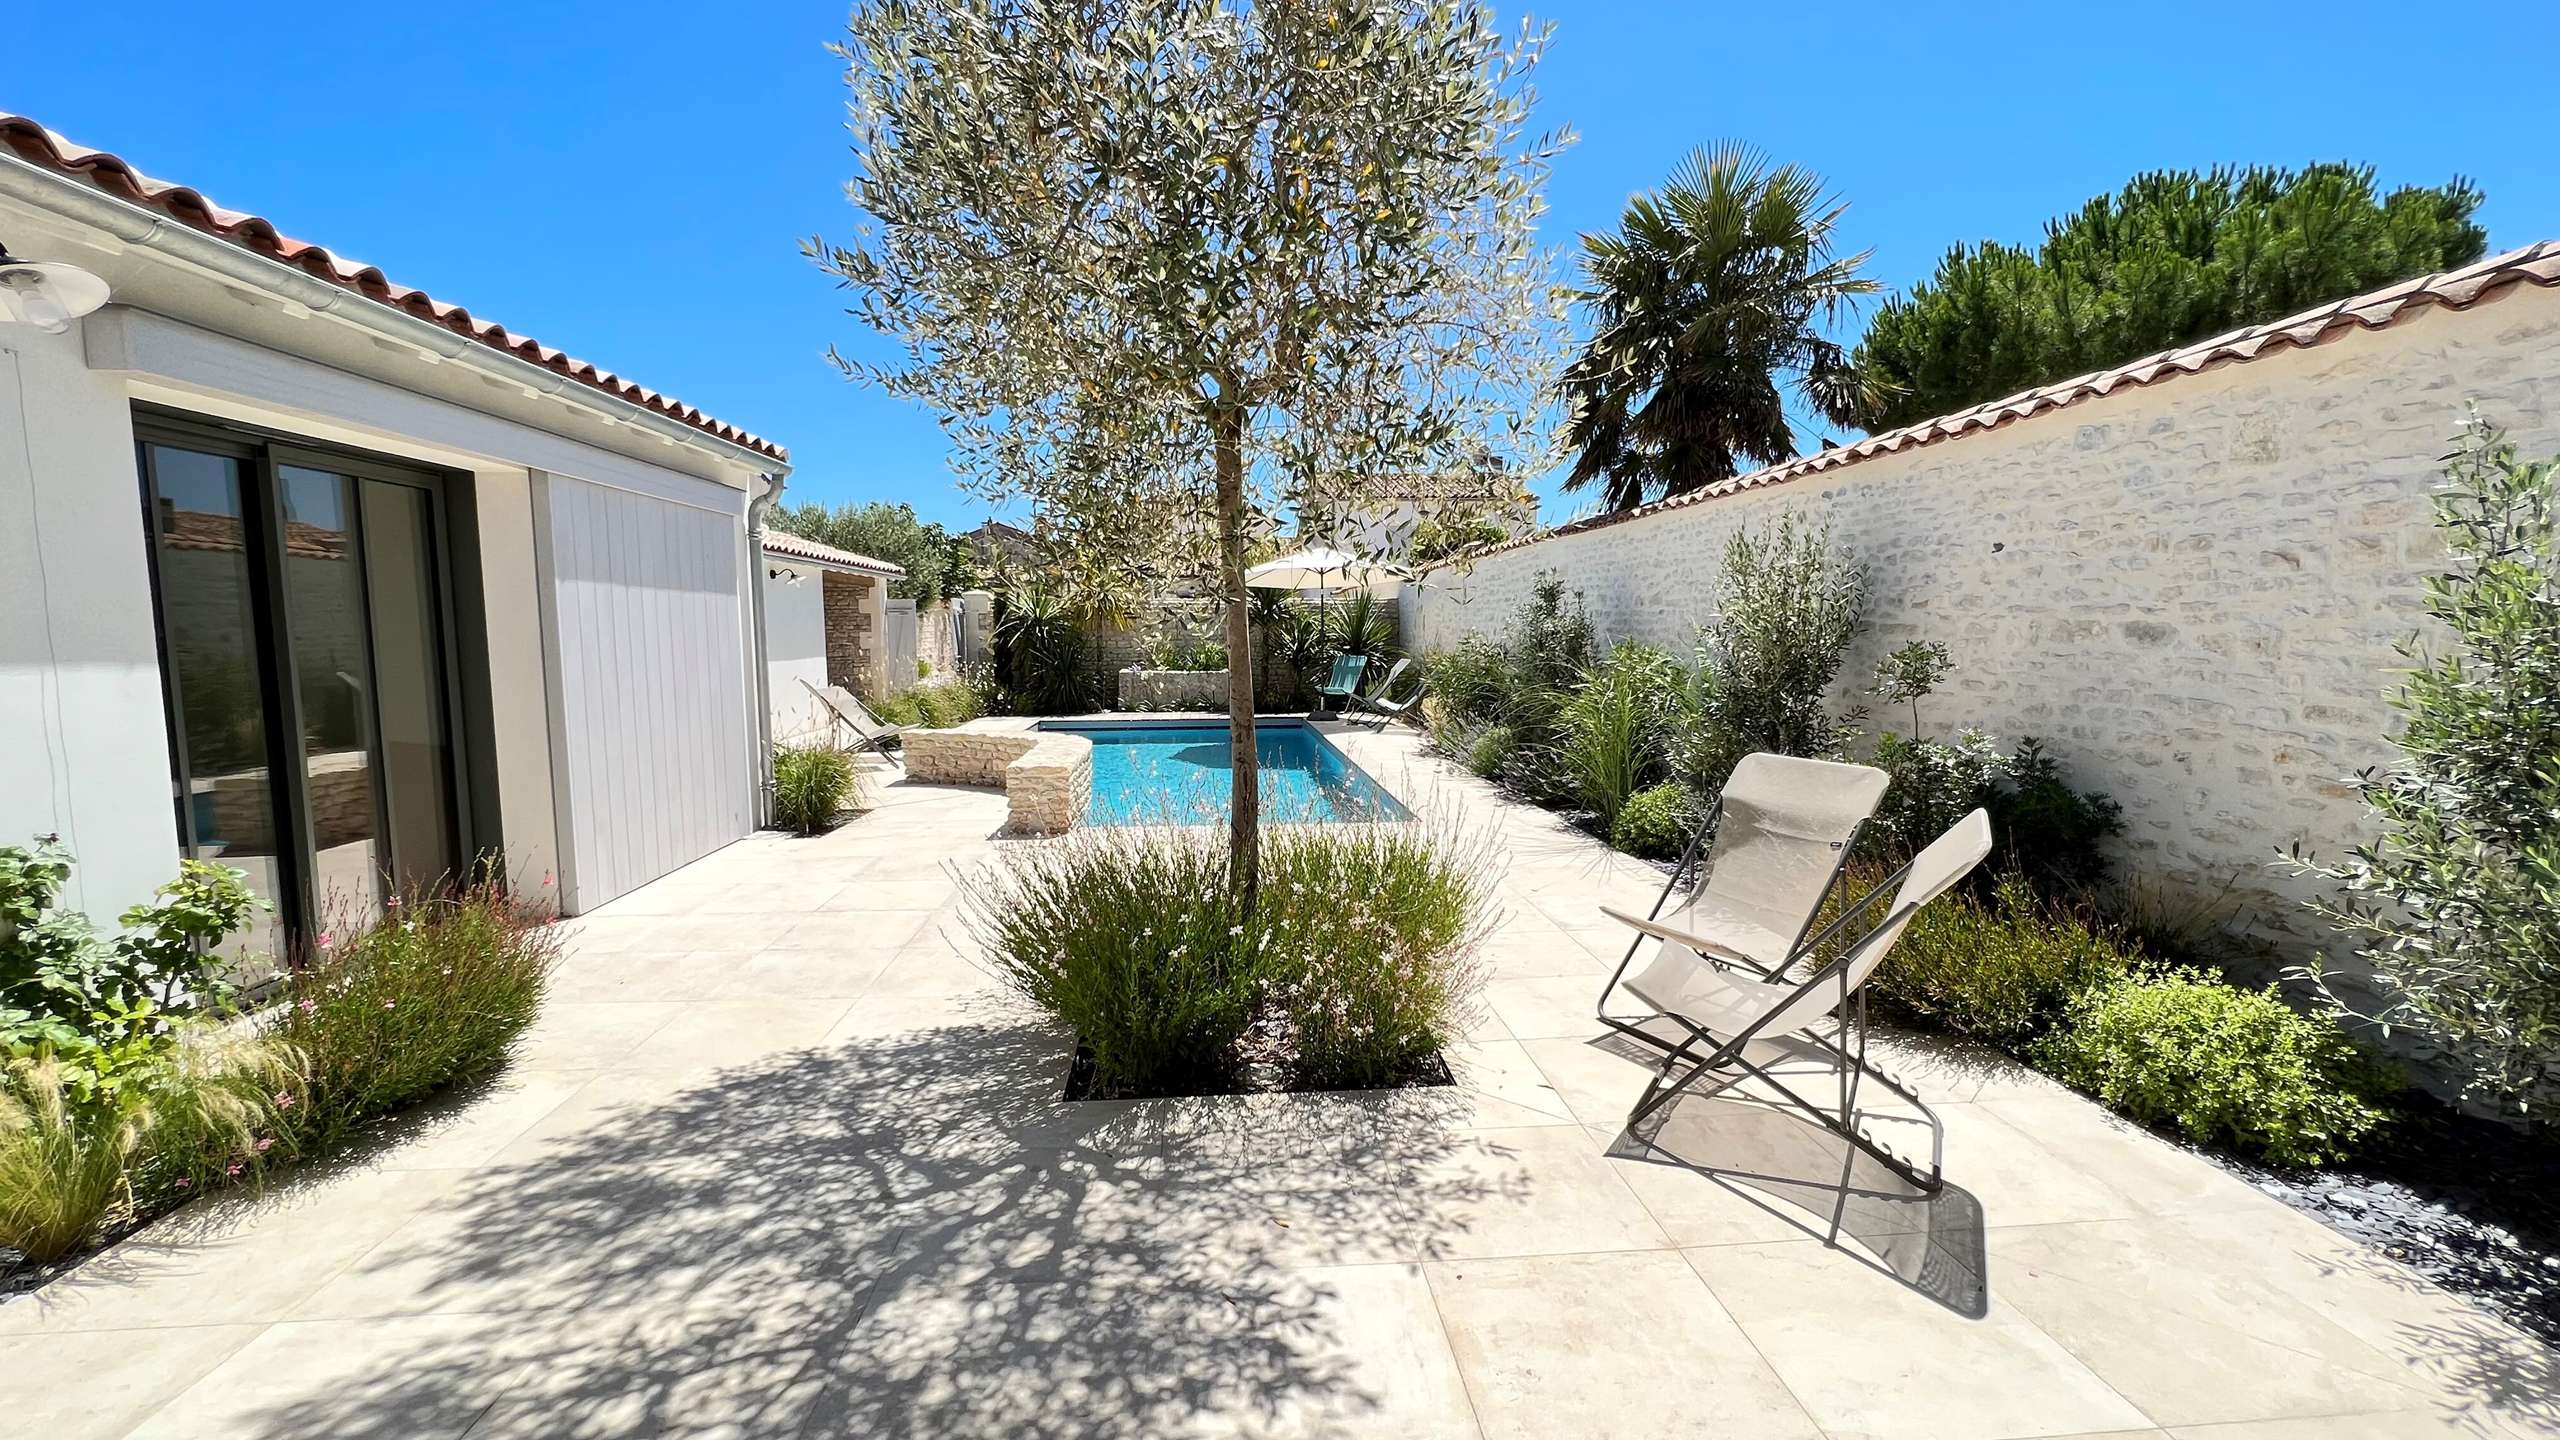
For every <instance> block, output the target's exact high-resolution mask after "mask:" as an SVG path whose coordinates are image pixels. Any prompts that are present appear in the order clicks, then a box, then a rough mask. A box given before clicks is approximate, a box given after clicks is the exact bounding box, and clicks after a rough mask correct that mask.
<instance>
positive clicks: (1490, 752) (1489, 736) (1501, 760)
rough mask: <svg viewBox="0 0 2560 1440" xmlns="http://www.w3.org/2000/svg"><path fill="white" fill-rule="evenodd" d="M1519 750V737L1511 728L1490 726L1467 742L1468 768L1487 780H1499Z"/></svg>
mask: <svg viewBox="0 0 2560 1440" xmlns="http://www.w3.org/2000/svg"><path fill="white" fill-rule="evenodd" d="M1519 750H1520V741H1519V737H1518V736H1516V735H1514V734H1513V733H1512V730H1511V727H1510V726H1508V725H1488V726H1486V727H1485V728H1484V729H1483V730H1480V731H1478V732H1477V733H1476V735H1475V738H1474V739H1472V740H1470V741H1468V742H1467V768H1468V769H1470V770H1472V771H1474V772H1475V773H1476V774H1478V775H1480V776H1482V777H1484V778H1485V779H1487V780H1499V779H1501V778H1502V773H1503V772H1504V771H1505V770H1508V769H1509V768H1511V761H1512V757H1513V756H1514V755H1516V754H1518V753H1519Z"/></svg>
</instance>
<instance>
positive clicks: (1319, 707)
mask: <svg viewBox="0 0 2560 1440" xmlns="http://www.w3.org/2000/svg"><path fill="white" fill-rule="evenodd" d="M1368 668H1369V657H1368V656H1366V655H1336V656H1334V657H1333V673H1332V674H1331V675H1329V676H1327V677H1326V678H1325V682H1324V683H1323V684H1321V685H1319V686H1317V687H1316V713H1317V714H1319V715H1321V714H1323V713H1324V712H1325V702H1326V701H1328V700H1330V701H1332V702H1334V704H1335V705H1336V706H1348V705H1349V704H1350V703H1351V702H1352V701H1353V700H1355V699H1357V698H1359V695H1360V676H1361V675H1362V674H1363V673H1364V672H1366V671H1367V670H1368Z"/></svg>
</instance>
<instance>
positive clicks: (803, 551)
mask: <svg viewBox="0 0 2560 1440" xmlns="http://www.w3.org/2000/svg"><path fill="white" fill-rule="evenodd" d="M764 548H765V553H766V554H768V555H779V556H781V557H783V558H784V559H786V560H806V561H809V562H810V563H812V564H817V565H836V566H841V567H842V568H844V569H847V570H868V571H870V572H871V573H872V574H874V575H904V574H906V573H907V572H906V570H905V569H904V568H903V567H900V566H896V565H892V564H890V563H889V562H888V561H886V560H874V559H872V558H871V557H870V556H868V555H858V554H855V553H854V552H853V551H851V550H839V549H837V548H836V547H835V546H833V545H821V544H819V543H818V542H817V541H815V540H812V539H809V538H808V537H807V536H804V535H794V534H792V533H791V532H790V531H788V530H775V529H771V528H769V527H768V528H767V529H766V530H765V532H764Z"/></svg>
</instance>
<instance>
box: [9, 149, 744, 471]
mask: <svg viewBox="0 0 2560 1440" xmlns="http://www.w3.org/2000/svg"><path fill="white" fill-rule="evenodd" d="M0 147H5V148H6V149H8V150H9V151H10V152H11V153H13V154H15V155H16V156H18V157H19V158H20V159H22V160H24V161H26V162H27V163H29V164H31V165H36V166H40V167H43V168H46V169H50V170H52V171H54V172H56V173H58V174H62V175H65V176H69V177H71V178H73V179H77V180H82V181H85V182H87V183H88V184H89V185H91V186H93V187H95V188H97V189H98V190H101V191H104V192H105V193H107V194H108V195H111V196H114V197H115V198H117V199H119V200H123V201H126V202H128V203H130V204H136V205H140V206H143V207H145V208H146V209H151V210H156V211H158V212H160V213H161V214H163V215H166V216H168V217H169V218H171V219H173V220H176V221H178V222H179V223H180V224H183V225H186V226H188V227H189V228H191V229H196V230H201V231H203V232H205V233H206V234H209V235H212V236H213V237H215V238H216V239H220V240H225V241H228V242H230V243H232V244H234V245H237V246H239V247H240V248H241V249H244V250H247V251H250V252H251V253H253V254H258V255H263V256H266V257H267V258H268V259H270V260H274V261H276V262H277V263H278V264H283V265H290V266H292V267H293V268H295V269H297V270H300V271H302V272H303V273H305V274H307V275H310V276H312V277H313V278H315V279H319V280H324V281H327V282H329V283H331V284H334V285H337V286H340V287H341V288H344V289H347V290H352V291H354V292H355V293H356V294H358V295H362V296H364V297H365V298H366V299H368V300H372V301H375V302H376V303H378V304H382V305H386V306H389V307H390V308H392V309H395V310H401V311H405V312H407V313H409V314H412V315H416V316H418V318H420V319H423V320H427V321H429V322H431V323H433V324H437V325H441V326H443V327H445V328H446V329H449V330H452V331H453V332H454V333H456V334H458V335H461V336H463V337H464V338H466V339H470V340H474V341H477V342H479V343H480V344H483V345H487V346H489V347H490V348H491V349H494V350H500V351H505V352H507V353H510V354H513V355H515V356H516V357H517V358H519V359H523V360H527V361H529V362H531V363H533V364H537V365H540V366H542V367H543V368H545V369H548V370H555V371H558V372H560V373H561V374H564V375H567V376H568V377H569V378H570V379H573V380H577V381H580V382H582V383H584V384H587V385H590V386H593V387H595V388H597V389H600V390H604V391H607V392H609V393H612V394H615V395H618V396H619V397H620V398H622V399H624V400H626V401H628V402H630V403H633V404H637V405H640V406H641V407H642V408H644V409H649V410H654V411H657V412H658V413H660V414H663V415H666V416H667V417H669V418H670V419H673V420H676V421H678V422H679V423H681V424H685V425H688V426H691V427H692V428H694V429H697V430H701V431H704V432H706V433H708V434H710V435H713V436H716V437H718V438H719V439H722V440H725V441H727V442H729V443H730V444H732V445H736V446H738V447H740V448H742V449H746V450H751V451H754V452H755V453H757V454H759V455H764V456H767V457H769V458H771V459H774V460H788V459H790V452H789V451H787V450H785V449H784V448H783V447H781V446H780V445H777V444H775V443H774V442H772V441H770V440H767V439H764V438H763V437H761V436H758V435H755V434H753V433H751V432H749V431H746V430H742V429H740V428H738V427H737V426H735V425H731V424H729V423H727V422H726V421H721V420H715V419H713V418H712V417H711V416H709V415H705V414H704V413H702V412H701V411H700V410H697V409H695V408H693V407H692V406H689V405H681V404H678V403H677V402H675V401H674V400H672V399H670V398H669V397H667V396H664V395H660V394H658V393H656V392H655V391H649V390H644V389H642V388H641V387H640V386H638V385H636V384H633V383H632V382H630V381H628V380H624V379H622V378H621V377H619V376H617V375H614V374H613V373H612V372H610V371H606V370H600V369H598V368H597V367H595V366H593V365H590V364H588V363H587V362H585V361H583V360H573V359H570V358H569V357H568V356H567V355H566V354H564V353H563V352H561V351H558V350H554V349H551V348H550V347H548V346H532V345H531V342H530V341H527V340H523V339H521V338H520V337H517V336H515V335H514V334H513V333H512V332H510V331H508V330H506V329H504V328H503V327H501V326H499V325H498V324H496V322H494V321H481V320H476V319H474V318H473V317H472V315H471V312H470V311H468V310H465V309H464V308H462V307H461V306H459V305H454V304H450V303H448V302H445V301H441V300H437V299H436V298H435V297H433V296H431V295H429V294H427V293H426V292H425V291H423V290H419V289H415V288H412V287H410V286H405V285H396V284H394V283H392V281H391V278H390V277H389V276H387V275H385V274H383V273H382V271H381V270H380V269H379V268H377V267H375V266H372V265H368V264H365V263H364V262H362V261H360V260H356V259H354V258H352V257H349V256H344V255H338V254H334V253H332V252H331V251H330V250H329V249H328V247H326V246H324V245H318V244H314V243H312V242H310V241H307V240H296V239H294V238H293V237H291V236H289V235H286V234H284V233H283V232H282V231H280V230H278V229H277V228H276V226H275V222H273V221H271V220H269V219H267V218H266V217H265V216H263V215H255V214H251V213H250V212H248V211H245V210H232V209H228V208H226V207H224V206H221V205H217V204H215V203H214V202H213V201H212V200H210V199H208V198H206V196H205V195H204V193H203V192H202V191H200V190H197V189H194V188H193V187H191V186H186V185H179V184H175V183H173V182H170V181H166V180H158V179H154V178H153V177H151V176H149V175H146V174H144V173H142V171H140V170H138V169H136V168H134V166H133V165H132V164H131V163H130V162H128V161H126V160H125V159H124V158H123V157H121V156H118V155H115V154H112V153H110V152H108V151H105V150H99V149H95V148H92V147H90V146H87V145H82V144H80V143H78V142H76V141H73V140H68V139H65V138H64V137H63V136H62V135H60V134H58V133H56V132H55V131H53V130H50V129H48V128H46V127H45V126H44V125H43V124H41V123H40V122H38V121H36V120H34V119H32V118H30V117H28V116H25V115H19V114H15V113H12V112H10V111H6V110H0ZM528 346H531V348H532V349H533V351H534V353H533V354H527V353H526V349H527V348H528ZM643 397H646V398H643Z"/></svg>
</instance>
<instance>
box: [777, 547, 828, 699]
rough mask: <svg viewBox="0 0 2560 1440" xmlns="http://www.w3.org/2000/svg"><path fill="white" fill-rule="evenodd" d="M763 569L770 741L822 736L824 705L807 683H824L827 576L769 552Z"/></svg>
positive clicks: (825, 668) (825, 676)
mask: <svg viewBox="0 0 2560 1440" xmlns="http://www.w3.org/2000/svg"><path fill="white" fill-rule="evenodd" d="M765 572H766V573H765V578H764V645H765V656H764V658H765V674H766V684H765V693H766V700H767V703H768V705H769V707H770V709H771V714H770V715H769V717H768V719H769V721H770V723H771V725H772V727H773V740H774V743H775V744H777V745H787V744H793V743H798V742H807V741H814V740H821V739H824V738H825V737H826V734H827V731H828V729H829V720H828V716H827V713H826V709H825V707H824V706H822V705H820V704H819V703H818V701H817V698H816V697H814V696H812V695H811V694H810V693H809V691H808V689H807V688H806V687H807V686H810V685H815V686H819V687H821V688H823V687H824V686H825V685H826V683H827V602H826V577H825V575H824V574H823V573H822V572H821V571H819V570H817V569H815V568H813V567H799V568H794V567H792V566H790V565H787V564H784V563H782V562H781V561H778V560H774V559H772V558H770V557H768V558H767V559H766V561H765Z"/></svg>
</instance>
